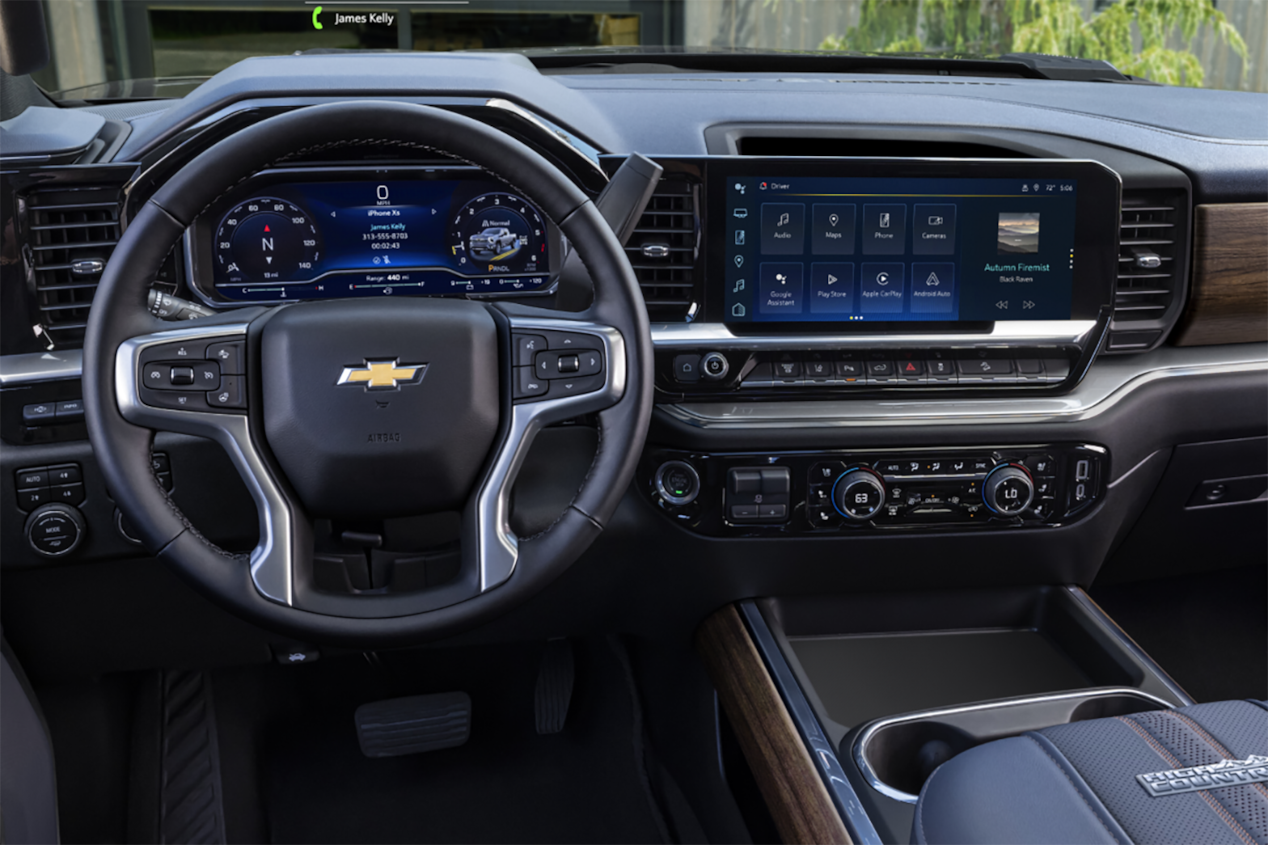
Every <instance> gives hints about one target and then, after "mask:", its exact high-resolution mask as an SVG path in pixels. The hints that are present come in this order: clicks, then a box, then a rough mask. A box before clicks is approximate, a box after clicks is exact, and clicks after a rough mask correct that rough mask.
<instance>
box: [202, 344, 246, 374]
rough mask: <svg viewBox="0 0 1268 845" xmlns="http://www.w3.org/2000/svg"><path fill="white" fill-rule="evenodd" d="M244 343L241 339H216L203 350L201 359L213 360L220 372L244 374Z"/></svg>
mask: <svg viewBox="0 0 1268 845" xmlns="http://www.w3.org/2000/svg"><path fill="white" fill-rule="evenodd" d="M244 349H245V344H243V342H242V341H240V340H238V341H227V342H226V341H218V342H216V343H213V344H211V345H209V346H208V347H207V348H206V350H205V351H204V352H203V359H204V360H207V361H215V362H216V366H218V367H219V368H220V372H222V373H227V374H229V375H235V376H241V375H246V372H247V371H246V366H245V365H246V355H245V354H244Z"/></svg>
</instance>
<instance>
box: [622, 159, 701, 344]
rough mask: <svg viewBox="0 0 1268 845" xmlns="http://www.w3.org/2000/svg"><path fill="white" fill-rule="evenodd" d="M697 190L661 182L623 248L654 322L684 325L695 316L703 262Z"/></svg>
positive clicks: (684, 183) (687, 184) (683, 182)
mask: <svg viewBox="0 0 1268 845" xmlns="http://www.w3.org/2000/svg"><path fill="white" fill-rule="evenodd" d="M699 193H700V189H699V186H698V185H695V184H693V183H691V182H686V181H675V180H670V179H662V180H661V182H660V185H659V186H657V188H656V193H655V194H653V195H652V199H651V201H650V202H649V203H648V204H647V209H646V210H645V211H644V212H643V216H642V218H641V219H640V220H639V222H638V226H637V228H635V230H634V234H633V235H631V236H630V240H629V243H627V244H626V245H625V252H626V254H627V255H628V256H629V259H630V264H631V265H633V267H634V272H635V274H636V275H637V276H638V284H639V287H641V288H642V289H643V300H644V302H645V303H646V304H647V314H648V317H649V318H650V319H651V320H652V321H653V322H657V321H659V322H680V321H683V320H686V319H688V315H690V314H692V313H693V312H694V309H693V305H694V304H695V303H697V302H699V297H698V296H697V293H696V281H697V279H698V274H697V272H696V267H697V262H698V260H699V257H700V218H699V214H698V207H699V203H698V200H699Z"/></svg>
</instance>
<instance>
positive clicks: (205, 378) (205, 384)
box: [193, 361, 220, 390]
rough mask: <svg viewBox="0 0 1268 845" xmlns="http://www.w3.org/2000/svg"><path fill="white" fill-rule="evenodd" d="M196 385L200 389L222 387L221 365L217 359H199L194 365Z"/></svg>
mask: <svg viewBox="0 0 1268 845" xmlns="http://www.w3.org/2000/svg"><path fill="white" fill-rule="evenodd" d="M193 371H194V386H195V387H197V388H198V389H199V390H215V389H217V388H218V387H220V365H219V364H217V363H216V362H215V361H199V362H198V363H196V364H195V365H194V366H193Z"/></svg>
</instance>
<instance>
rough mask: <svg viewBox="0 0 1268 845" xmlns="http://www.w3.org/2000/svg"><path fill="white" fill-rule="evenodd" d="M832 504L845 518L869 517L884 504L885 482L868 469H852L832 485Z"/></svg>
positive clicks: (858, 518)
mask: <svg viewBox="0 0 1268 845" xmlns="http://www.w3.org/2000/svg"><path fill="white" fill-rule="evenodd" d="M832 504H833V506H834V507H836V509H837V512H838V513H840V514H841V515H842V516H843V517H845V518H846V519H851V520H855V521H858V522H861V521H863V520H866V519H871V518H872V517H873V516H874V515H875V514H876V512H877V511H879V510H880V509H881V505H883V504H885V482H884V481H882V480H881V477H880V476H879V475H877V474H876V473H874V472H872V471H871V470H870V469H863V468H862V467H858V468H856V469H852V470H850V471H848V472H846V473H845V474H844V475H842V476H841V477H840V478H838V479H837V480H836V483H835V484H833V485H832Z"/></svg>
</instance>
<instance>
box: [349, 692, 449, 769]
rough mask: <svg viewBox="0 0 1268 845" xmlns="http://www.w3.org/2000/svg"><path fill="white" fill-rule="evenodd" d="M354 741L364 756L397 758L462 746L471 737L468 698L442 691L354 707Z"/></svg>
mask: <svg viewBox="0 0 1268 845" xmlns="http://www.w3.org/2000/svg"><path fill="white" fill-rule="evenodd" d="M356 720H357V741H358V742H359V743H361V753H362V754H364V755H365V756H367V757H400V756H402V755H404V754H421V753H422V752H424V751H436V750H437V749H440V748H454V747H456V746H459V745H462V744H464V743H465V742H466V741H467V737H469V736H470V735H471V697H470V696H469V695H467V694H466V693H465V692H441V693H436V694H435V695H413V696H409V697H407V698H389V699H387V700H386V701H374V702H371V703H369V704H362V705H361V706H360V707H358V708H357V713H356Z"/></svg>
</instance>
